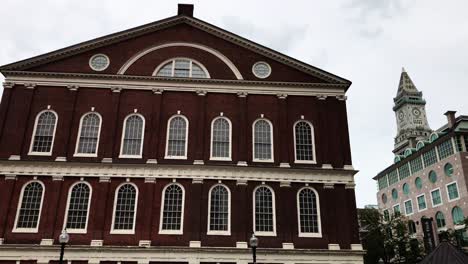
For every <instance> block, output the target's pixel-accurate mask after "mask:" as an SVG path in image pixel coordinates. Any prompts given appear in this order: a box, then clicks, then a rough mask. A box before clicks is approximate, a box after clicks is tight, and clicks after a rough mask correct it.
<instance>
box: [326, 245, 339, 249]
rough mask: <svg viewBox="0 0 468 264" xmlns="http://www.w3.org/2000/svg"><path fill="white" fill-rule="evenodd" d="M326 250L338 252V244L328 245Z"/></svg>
mask: <svg viewBox="0 0 468 264" xmlns="http://www.w3.org/2000/svg"><path fill="white" fill-rule="evenodd" d="M328 250H340V244H328Z"/></svg>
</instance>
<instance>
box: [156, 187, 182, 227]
mask: <svg viewBox="0 0 468 264" xmlns="http://www.w3.org/2000/svg"><path fill="white" fill-rule="evenodd" d="M171 185H177V186H179V187H180V188H181V189H182V212H181V215H180V229H179V230H172V229H162V226H163V218H164V217H163V215H164V205H165V202H166V197H165V196H166V190H167V188H168V187H169V186H171ZM161 196H162V197H161V201H162V203H161V211H160V214H159V234H161V235H183V234H184V214H185V188H184V186H183V185H182V184H180V183H178V182H171V183H169V184H167V185H166V186H165V187H164V189H163V191H162V195H161Z"/></svg>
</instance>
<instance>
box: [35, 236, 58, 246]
mask: <svg viewBox="0 0 468 264" xmlns="http://www.w3.org/2000/svg"><path fill="white" fill-rule="evenodd" d="M53 244H54V240H53V239H52V238H43V239H41V242H40V243H39V245H41V246H52V245H53Z"/></svg>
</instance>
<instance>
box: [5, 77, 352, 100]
mask: <svg viewBox="0 0 468 264" xmlns="http://www.w3.org/2000/svg"><path fill="white" fill-rule="evenodd" d="M5 74H6V75H7V76H8V77H7V78H6V81H7V83H9V84H11V85H27V86H31V85H34V87H36V88H37V87H38V86H56V87H64V88H67V87H70V86H73V87H75V86H76V87H80V88H97V89H111V90H112V91H113V92H120V91H121V90H122V89H132V90H149V91H154V90H155V89H156V91H184V92H199V91H203V93H234V94H238V95H239V93H241V94H242V95H247V94H268V95H274V96H278V95H281V97H284V98H286V97H287V96H289V95H302V96H317V97H318V98H319V99H325V98H327V97H334V98H338V99H340V100H341V98H343V96H345V91H346V88H347V85H344V84H327V83H296V82H265V81H244V80H218V79H206V80H202V79H189V78H188V79H180V78H178V79H174V78H163V77H152V76H129V75H106V74H101V75H96V74H81V73H73V74H71V73H53V72H51V73H43V72H7V73H5ZM203 93H202V94H203Z"/></svg>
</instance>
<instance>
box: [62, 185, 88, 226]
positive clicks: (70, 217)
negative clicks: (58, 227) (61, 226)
mask: <svg viewBox="0 0 468 264" xmlns="http://www.w3.org/2000/svg"><path fill="white" fill-rule="evenodd" d="M90 199H91V189H90V187H89V185H88V184H86V183H82V182H81V183H78V184H75V185H74V186H73V187H72V189H71V191H70V194H69V196H68V208H67V217H66V225H65V228H66V229H68V230H69V231H70V230H85V229H86V226H87V223H88V211H89V205H90Z"/></svg>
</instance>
